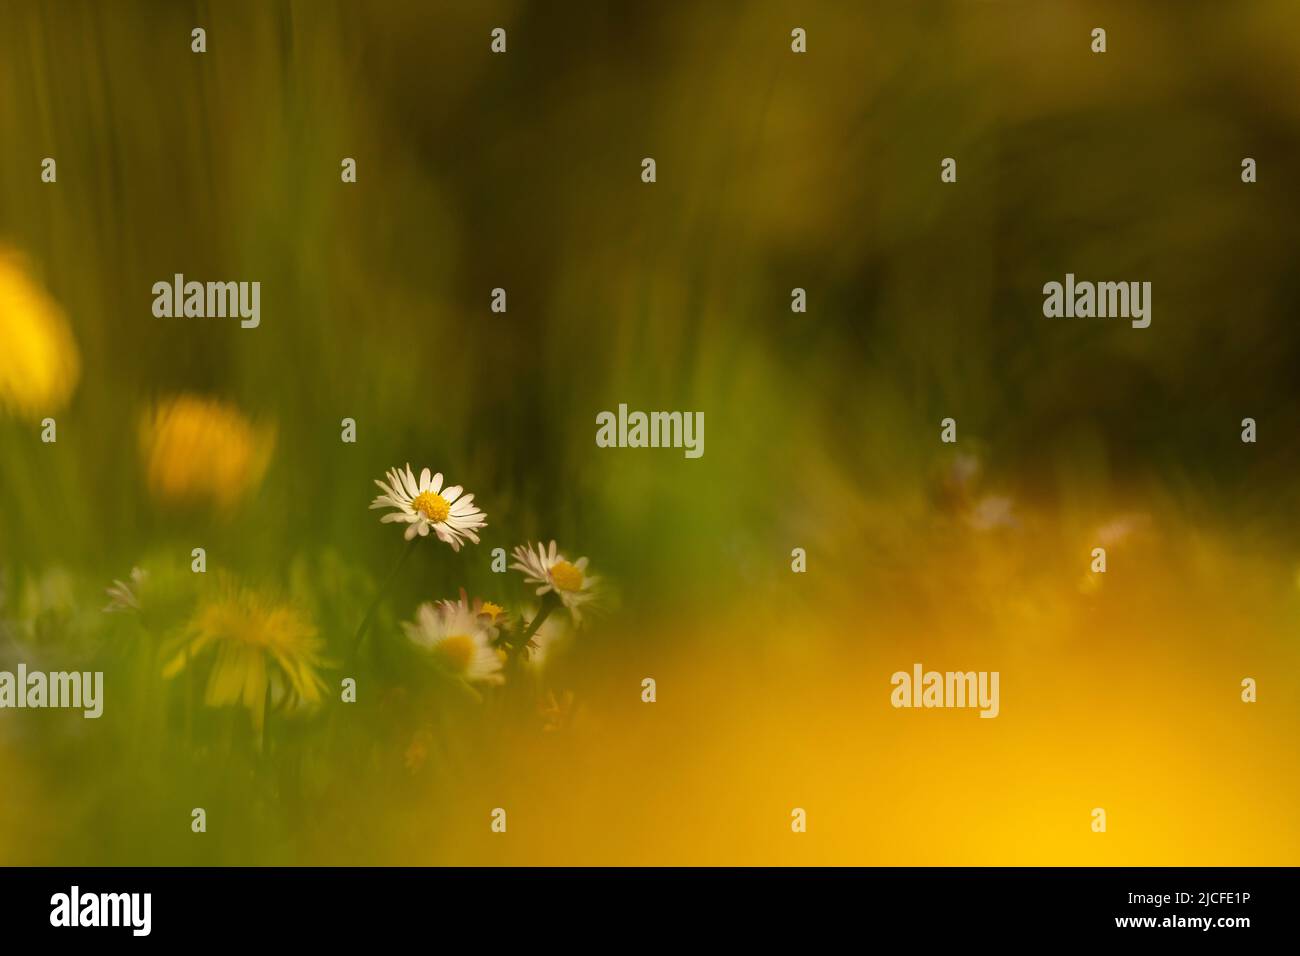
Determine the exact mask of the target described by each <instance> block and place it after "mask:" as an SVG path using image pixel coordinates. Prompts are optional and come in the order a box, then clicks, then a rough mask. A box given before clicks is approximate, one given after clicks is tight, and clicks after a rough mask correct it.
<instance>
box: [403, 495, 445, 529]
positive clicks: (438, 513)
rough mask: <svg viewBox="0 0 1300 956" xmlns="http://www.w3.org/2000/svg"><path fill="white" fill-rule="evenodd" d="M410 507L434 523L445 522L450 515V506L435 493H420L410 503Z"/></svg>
mask: <svg viewBox="0 0 1300 956" xmlns="http://www.w3.org/2000/svg"><path fill="white" fill-rule="evenodd" d="M411 507H412V508H414V509H415V510H416V511H418V512H420V514H422V515H424V516H425V517H426V518H428V519H429V520H430V521H434V522H437V521H446V520H447V515H449V514H451V505H449V504H447V499H446V498H444V497H443V496H442V495H440V494H438V493H437V492H436V491H422V492H420V493H419V494H418V495H416V496H415V500H414V501H412V502H411Z"/></svg>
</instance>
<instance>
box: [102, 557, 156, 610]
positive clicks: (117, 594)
mask: <svg viewBox="0 0 1300 956" xmlns="http://www.w3.org/2000/svg"><path fill="white" fill-rule="evenodd" d="M148 580H149V572H148V571H145V570H144V569H142V568H132V569H131V583H130V584H128V583H126V582H125V581H122V580H120V579H115V580H114V581H113V586H112V587H111V588H106V589H105V593H106V594H107V595H108V597H109V602H108V604H107V605H106V606H105V608H104V610H105V611H106V612H107V613H109V614H113V613H114V612H118V611H138V610H140V596H139V594H138V593H137V592H138V591H139V590H140V587H141V585H143V584H144V583H145V582H146V581H148Z"/></svg>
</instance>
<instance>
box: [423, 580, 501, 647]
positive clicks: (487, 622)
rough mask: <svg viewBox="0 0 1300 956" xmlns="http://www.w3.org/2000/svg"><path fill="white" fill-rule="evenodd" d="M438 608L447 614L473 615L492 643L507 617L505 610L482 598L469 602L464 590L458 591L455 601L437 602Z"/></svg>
mask: <svg viewBox="0 0 1300 956" xmlns="http://www.w3.org/2000/svg"><path fill="white" fill-rule="evenodd" d="M438 607H439V608H440V609H445V610H446V611H447V612H451V611H460V612H462V613H464V614H472V615H474V616H475V617H476V618H478V619H479V620H481V621H482V622H483V626H484V627H485V628H487V631H488V636H489V637H490V638H492V640H493V641H495V640H496V638H497V635H498V634H499V633H500V632H501V625H502V624H504V623H505V622H506V618H507V617H508V615H507V614H506V609H505V608H503V607H502V606H501V605H500V604H497V603H496V602H494V601H484V600H483V599H482V598H477V597H476V598H475V599H474V600H473V601H472V602H471V601H470V599H469V595H468V594H466V593H465V589H464V588H461V589H460V598H459V599H457V600H455V601H448V600H442V601H439V602H438Z"/></svg>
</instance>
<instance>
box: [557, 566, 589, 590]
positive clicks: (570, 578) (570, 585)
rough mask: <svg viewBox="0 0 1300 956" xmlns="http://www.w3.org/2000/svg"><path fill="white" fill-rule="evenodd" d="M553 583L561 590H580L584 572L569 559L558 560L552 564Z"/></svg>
mask: <svg viewBox="0 0 1300 956" xmlns="http://www.w3.org/2000/svg"><path fill="white" fill-rule="evenodd" d="M551 583H553V584H554V585H555V586H556V587H557V588H559V589H560V590H561V591H580V590H582V572H581V571H580V570H578V568H577V567H575V566H574V565H572V564H570V563H569V562H568V561H556V562H555V563H554V564H553V565H551Z"/></svg>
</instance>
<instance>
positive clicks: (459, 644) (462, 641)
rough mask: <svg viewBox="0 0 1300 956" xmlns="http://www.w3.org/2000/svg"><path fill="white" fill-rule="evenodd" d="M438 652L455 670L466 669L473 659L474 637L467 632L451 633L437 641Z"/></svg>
mask: <svg viewBox="0 0 1300 956" xmlns="http://www.w3.org/2000/svg"><path fill="white" fill-rule="evenodd" d="M438 653H439V654H441V655H442V656H443V658H445V659H446V661H447V663H448V664H450V665H451V666H452V667H453V668H455V669H456V670H458V671H463V670H466V669H467V668H468V667H469V662H470V661H471V660H473V659H474V638H472V637H470V636H469V635H467V634H452V635H450V636H449V637H445V638H443V639H442V640H441V641H440V642H439V643H438Z"/></svg>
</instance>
